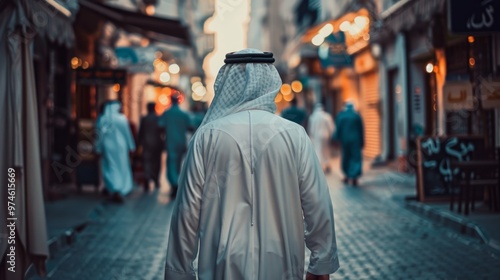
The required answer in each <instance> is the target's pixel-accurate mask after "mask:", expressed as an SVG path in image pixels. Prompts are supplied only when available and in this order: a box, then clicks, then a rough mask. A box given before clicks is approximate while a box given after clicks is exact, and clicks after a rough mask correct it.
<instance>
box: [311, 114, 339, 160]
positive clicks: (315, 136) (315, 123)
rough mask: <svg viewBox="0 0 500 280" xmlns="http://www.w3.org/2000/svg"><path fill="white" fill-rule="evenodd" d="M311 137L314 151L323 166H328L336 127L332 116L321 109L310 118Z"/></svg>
mask: <svg viewBox="0 0 500 280" xmlns="http://www.w3.org/2000/svg"><path fill="white" fill-rule="evenodd" d="M308 125H309V135H310V136H311V141H312V143H313V146H314V151H315V152H316V155H317V156H318V158H319V161H320V162H321V165H323V166H328V164H329V162H330V154H331V152H330V139H331V138H332V134H333V131H334V130H335V125H334V124H333V119H332V116H330V114H329V113H327V112H325V111H324V110H323V109H322V108H321V107H319V108H316V109H315V110H314V111H313V113H312V114H311V116H310V117H309V124H308Z"/></svg>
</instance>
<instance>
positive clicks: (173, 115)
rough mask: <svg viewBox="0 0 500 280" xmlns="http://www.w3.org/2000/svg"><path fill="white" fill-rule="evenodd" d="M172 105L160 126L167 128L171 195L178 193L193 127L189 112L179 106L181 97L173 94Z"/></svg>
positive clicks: (166, 138) (162, 117) (164, 114)
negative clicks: (183, 160)
mask: <svg viewBox="0 0 500 280" xmlns="http://www.w3.org/2000/svg"><path fill="white" fill-rule="evenodd" d="M171 100H172V107H171V108H170V109H168V110H167V111H165V112H164V113H163V115H161V117H160V120H159V125H160V127H162V128H164V129H165V141H166V149H167V179H168V182H169V184H170V187H171V194H170V195H171V196H172V198H174V197H175V196H176V194H177V187H178V181H179V173H180V171H181V164H182V159H183V157H184V154H185V153H186V150H187V133H188V131H189V130H190V128H191V118H190V116H189V114H188V113H186V112H184V111H183V110H181V108H179V97H178V96H177V95H176V94H174V95H172V96H171Z"/></svg>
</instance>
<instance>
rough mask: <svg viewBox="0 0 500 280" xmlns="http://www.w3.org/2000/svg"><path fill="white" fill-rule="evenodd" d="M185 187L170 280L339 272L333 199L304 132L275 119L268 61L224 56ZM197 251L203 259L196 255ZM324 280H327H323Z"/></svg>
mask: <svg viewBox="0 0 500 280" xmlns="http://www.w3.org/2000/svg"><path fill="white" fill-rule="evenodd" d="M226 57H227V58H226V60H225V62H226V64H225V65H224V66H222V68H221V69H220V71H219V74H218V75H217V78H216V81H215V86H214V89H215V98H214V100H213V102H212V104H211V106H210V108H209V109H208V112H207V114H206V116H205V118H204V120H203V123H202V124H201V126H200V128H199V129H198V130H197V132H196V133H195V135H194V136H193V138H192V141H191V142H190V145H189V150H188V153H187V156H186V161H185V163H184V166H183V169H182V173H181V176H180V181H179V183H180V184H179V197H178V198H177V200H176V204H175V206H174V212H173V216H172V221H171V228H170V235H169V241H168V248H167V258H166V266H165V279H169V280H170V279H178V280H182V279H196V276H195V273H196V271H194V268H193V260H194V259H195V258H196V257H197V256H198V279H200V280H207V279H252V280H253V279H285V278H286V279H302V277H303V275H304V271H303V268H304V253H305V252H304V251H305V247H304V245H303V244H304V241H305V243H306V245H307V247H308V248H309V249H310V250H311V257H310V262H309V268H308V273H307V276H308V279H324V278H325V277H328V275H329V274H331V273H334V272H335V271H336V270H337V269H338V267H339V262H338V258H337V245H336V241H335V228H334V216H333V208H332V202H331V197H330V193H329V190H328V185H327V183H326V179H325V176H324V174H323V172H322V170H321V165H320V163H319V162H318V159H317V157H316V156H315V154H314V150H313V147H312V145H311V141H310V140H309V137H308V136H307V133H306V132H305V130H304V128H302V127H301V126H300V125H298V124H295V123H293V122H289V121H286V120H285V119H283V118H281V117H279V116H276V115H275V114H274V113H275V110H276V105H275V103H274V99H275V97H276V95H277V93H278V91H279V89H280V86H281V83H282V82H281V79H280V76H279V74H278V71H277V70H276V68H275V67H274V66H273V65H272V62H274V58H273V57H272V54H271V53H262V52H260V51H257V50H254V49H246V50H243V51H240V52H236V53H232V54H228V55H227V56H226ZM198 248H199V254H198ZM319 277H323V278H319Z"/></svg>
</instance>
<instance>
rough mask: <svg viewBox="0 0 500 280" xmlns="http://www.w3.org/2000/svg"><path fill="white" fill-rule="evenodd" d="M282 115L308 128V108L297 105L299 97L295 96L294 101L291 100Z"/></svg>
mask: <svg viewBox="0 0 500 280" xmlns="http://www.w3.org/2000/svg"><path fill="white" fill-rule="evenodd" d="M281 117H283V118H285V119H287V120H289V121H292V122H294V123H297V124H300V125H301V126H302V127H303V128H306V123H307V113H306V110H304V109H302V108H299V107H297V97H294V98H293V99H292V101H290V107H288V108H286V109H285V110H283V112H282V113H281Z"/></svg>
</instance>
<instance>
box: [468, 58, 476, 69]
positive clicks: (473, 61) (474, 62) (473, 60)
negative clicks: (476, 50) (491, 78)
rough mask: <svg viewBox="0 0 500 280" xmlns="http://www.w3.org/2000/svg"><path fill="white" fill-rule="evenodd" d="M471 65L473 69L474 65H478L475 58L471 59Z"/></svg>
mask: <svg viewBox="0 0 500 280" xmlns="http://www.w3.org/2000/svg"><path fill="white" fill-rule="evenodd" d="M469 65H470V66H471V67H472V66H474V65H476V60H475V59H474V58H473V57H471V58H469Z"/></svg>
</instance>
